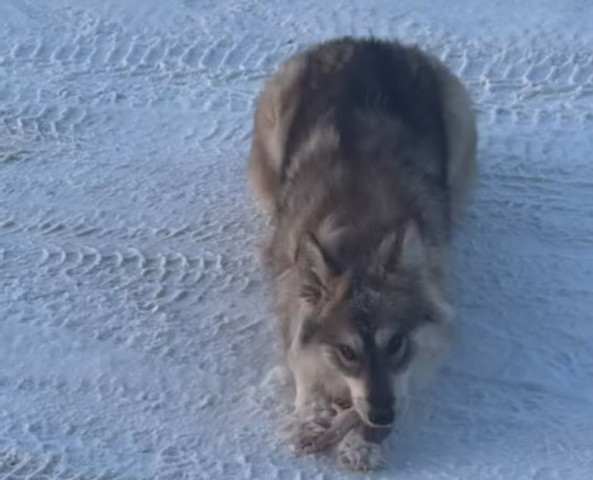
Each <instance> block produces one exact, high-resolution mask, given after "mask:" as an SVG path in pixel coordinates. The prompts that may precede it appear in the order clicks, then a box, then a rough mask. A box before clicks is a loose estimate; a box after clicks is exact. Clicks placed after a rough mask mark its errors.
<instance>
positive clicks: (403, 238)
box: [297, 223, 448, 426]
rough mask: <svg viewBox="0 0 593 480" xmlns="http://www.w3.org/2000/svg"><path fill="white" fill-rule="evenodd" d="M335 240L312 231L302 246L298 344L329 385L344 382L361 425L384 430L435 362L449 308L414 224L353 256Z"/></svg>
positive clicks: (443, 339) (438, 354)
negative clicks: (338, 247) (339, 249)
mask: <svg viewBox="0 0 593 480" xmlns="http://www.w3.org/2000/svg"><path fill="white" fill-rule="evenodd" d="M338 237H339V234H337V235H334V236H333V239H332V240H330V241H329V242H327V241H326V242H324V241H323V238H322V237H321V236H319V238H318V236H315V235H310V234H309V235H306V237H305V238H304V240H303V241H302V242H301V245H300V247H299V251H298V254H297V264H298V267H299V271H300V278H301V292H300V294H301V299H302V300H301V301H302V302H303V304H304V308H302V309H301V312H302V313H303V316H304V317H303V321H302V324H301V325H302V328H301V330H300V333H299V339H298V341H299V342H300V348H301V349H303V350H306V351H307V352H308V353H307V355H311V354H312V355H314V356H315V357H318V358H317V360H316V362H317V361H318V362H322V363H323V365H324V368H323V370H324V371H326V372H331V375H332V377H333V378H331V379H330V378H327V381H328V382H331V383H335V381H336V377H338V378H341V379H342V382H340V383H342V384H345V385H347V389H348V390H349V396H350V398H348V399H347V401H350V402H352V404H353V405H354V407H355V408H356V410H357V411H358V413H359V415H360V417H361V419H362V420H363V421H364V422H365V423H367V424H369V425H371V426H389V425H391V424H392V423H393V421H394V418H395V411H396V408H395V407H396V405H397V403H398V402H401V401H402V400H405V399H406V396H407V393H408V387H409V385H410V381H412V382H414V381H415V380H417V378H416V377H419V376H422V375H420V374H422V373H428V372H429V371H430V370H433V369H434V367H436V366H437V364H438V360H439V357H440V352H441V350H442V349H443V346H444V345H445V344H446V337H447V328H446V325H447V323H448V322H447V315H448V306H447V304H446V303H445V301H444V300H443V299H442V297H441V294H440V291H439V290H438V288H436V286H434V285H432V283H431V280H430V277H429V275H428V274H427V272H426V267H425V252H424V247H423V242H422V239H421V237H420V233H419V230H418V228H417V226H416V224H415V223H408V224H407V225H406V226H404V227H402V228H401V229H397V230H395V231H391V232H388V233H386V234H385V235H382V236H381V238H379V239H378V240H377V241H376V243H375V244H373V245H368V246H366V247H365V249H366V250H369V249H370V250H371V252H372V253H369V254H366V255H363V256H360V255H359V256H358V258H350V259H348V258H344V257H348V255H345V256H344V255H342V256H341V255H340V254H339V253H336V249H335V248H334V247H335V245H331V244H332V243H333V244H335V243H339V241H336V239H337V238H338ZM328 243H329V244H330V245H328ZM341 257H342V258H341ZM323 380H324V379H323V378H322V379H321V381H323Z"/></svg>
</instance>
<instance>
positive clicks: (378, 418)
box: [369, 409, 395, 425]
mask: <svg viewBox="0 0 593 480" xmlns="http://www.w3.org/2000/svg"><path fill="white" fill-rule="evenodd" d="M394 418H395V414H394V413H393V410H392V409H389V410H371V411H370V412H369V422H371V423H372V424H373V425H390V424H392V423H393V419H394Z"/></svg>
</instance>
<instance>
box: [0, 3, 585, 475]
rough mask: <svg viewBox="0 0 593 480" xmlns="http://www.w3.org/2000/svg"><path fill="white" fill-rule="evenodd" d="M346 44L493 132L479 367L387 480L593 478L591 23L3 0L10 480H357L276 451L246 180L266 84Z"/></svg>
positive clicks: (480, 8) (534, 10)
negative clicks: (431, 68)
mask: <svg viewBox="0 0 593 480" xmlns="http://www.w3.org/2000/svg"><path fill="white" fill-rule="evenodd" d="M344 34H357V35H367V34H375V35H378V36H383V37H397V38H400V39H401V40H403V41H404V42H406V43H417V44H419V45H421V46H422V47H424V48H426V49H427V50H429V51H431V52H433V53H435V54H436V55H438V56H439V57H440V58H442V59H443V60H444V61H445V62H446V63H447V64H448V65H449V66H450V67H451V68H452V69H453V70H454V71H455V72H456V73H457V74H459V75H460V76H461V77H462V79H463V80H464V81H465V82H466V83H467V85H468V86H469V88H470V90H471V92H472V95H473V97H474V99H475V102H476V108H477V111H478V116H479V130H480V146H479V160H480V165H481V171H480V182H479V188H478V192H477V198H476V201H475V203H474V205H473V207H472V209H471V211H470V213H469V215H468V217H467V219H466V221H465V222H464V224H463V225H462V228H461V229H460V230H459V232H458V235H457V236H456V239H455V247H454V250H455V255H454V257H455V258H454V260H455V262H454V274H453V278H452V281H453V285H454V289H455V295H454V299H455V305H456V309H457V325H458V327H459V328H458V339H457V343H456V346H455V348H454V351H453V355H452V358H451V360H450V362H449V364H448V366H447V368H445V369H444V371H443V372H442V374H441V375H440V376H439V377H438V378H437V379H436V382H435V383H434V385H433V387H432V388H431V389H430V391H429V392H427V395H426V396H425V397H423V398H422V399H417V400H416V401H415V402H414V405H413V408H412V410H411V411H410V413H409V416H408V417H406V419H404V420H403V421H402V425H401V428H400V432H398V433H397V435H394V436H393V437H392V438H391V440H390V442H389V444H388V457H389V465H388V468H387V470H386V471H384V472H382V473H380V474H374V475H373V476H372V478H378V479H380V478H384V479H387V478H400V479H419V480H421V479H445V480H480V479H501V480H503V479H504V480H523V479H529V480H552V479H562V480H587V479H591V478H593V134H592V132H593V4H592V3H591V2H590V1H588V0H583V1H578V0H566V1H562V2H559V1H557V0H554V1H552V0H543V1H539V0H527V1H526V2H519V1H499V2H483V1H475V2H470V1H466V0H464V1H455V2H452V1H449V0H435V1H430V2H429V1H411V0H402V1H398V2H394V1H390V0H350V1H346V0H338V1H327V2H322V1H314V0H295V1H288V0H270V1H263V0H229V1H219V0H203V1H200V0H184V1H182V0H171V1H162V0H125V1H124V0H94V1H91V0H53V1H44V0H0V479H4V480H6V479H30V480H34V479H35V480H50V479H72V480H73V479H79V480H81V479H85V480H87V479H222V478H229V479H264V480H265V479H331V478H346V475H345V474H344V473H343V472H342V471H340V470H339V468H338V467H337V466H336V464H334V463H332V462H331V461H328V460H327V459H325V458H323V457H321V458H315V457H300V458H295V457H294V456H293V454H292V453H291V452H290V451H289V450H288V449H287V448H286V447H285V446H284V445H283V444H281V443H279V441H278V438H277V435H276V431H277V429H276V425H277V423H278V421H279V417H281V415H282V414H283V412H285V410H286V405H287V403H286V402H287V400H288V399H289V397H288V396H287V395H288V394H287V388H286V387H285V385H284V378H283V376H282V374H281V372H280V371H279V370H278V369H275V368H274V365H275V351H274V347H273V345H274V341H273V340H274V336H273V331H272V328H271V324H272V322H271V320H272V318H273V298H272V294H271V289H270V287H269V285H268V284H267V281H266V279H265V278H264V276H263V275H262V273H261V270H260V267H259V264H258V257H257V249H258V242H259V241H260V239H261V238H262V235H261V233H262V230H263V229H264V228H265V218H263V217H262V216H261V215H259V214H258V213H257V212H256V210H255V208H254V206H253V204H252V202H251V199H250V197H249V194H248V191H247V189H246V182H245V160H246V155H247V151H248V146H249V137H250V132H251V115H252V109H253V105H254V100H255V97H256V95H257V93H258V91H259V90H260V88H261V86H262V81H263V79H264V78H265V77H266V75H267V74H269V73H270V72H271V71H272V70H273V69H274V67H275V66H276V65H277V64H278V63H279V62H280V61H281V60H282V59H284V58H286V57H287V56H288V55H290V54H292V53H293V52H295V51H297V50H298V49H300V48H302V47H304V46H306V45H309V44H311V43H312V42H315V41H318V40H322V39H327V38H330V37H334V36H337V35H344ZM353 478H359V477H353Z"/></svg>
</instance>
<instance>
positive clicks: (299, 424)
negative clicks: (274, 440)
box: [283, 403, 336, 453]
mask: <svg viewBox="0 0 593 480" xmlns="http://www.w3.org/2000/svg"><path fill="white" fill-rule="evenodd" d="M335 414H336V413H335V410H332V409H331V408H330V407H328V406H326V405H324V404H319V403H315V404H309V405H307V406H306V407H305V408H301V409H299V410H298V411H297V412H295V413H293V414H292V415H291V417H290V418H289V419H288V422H287V423H286V424H285V425H284V428H283V431H284V437H285V438H286V440H287V441H288V442H289V443H290V444H291V445H292V447H293V449H294V450H295V451H296V452H298V453H312V452H313V451H315V450H316V444H317V440H318V439H319V438H320V437H321V436H323V435H324V434H325V433H326V432H327V431H328V430H329V428H330V427H331V425H332V419H333V417H335Z"/></svg>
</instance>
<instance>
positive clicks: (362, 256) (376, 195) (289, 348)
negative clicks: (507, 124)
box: [247, 37, 477, 471]
mask: <svg viewBox="0 0 593 480" xmlns="http://www.w3.org/2000/svg"><path fill="white" fill-rule="evenodd" d="M253 121H254V128H253V136H252V140H251V149H250V154H249V160H248V168H247V170H248V178H249V183H250V185H251V188H252V190H253V193H254V197H255V199H256V201H257V202H258V203H259V204H260V205H261V206H262V207H263V209H264V210H265V211H266V212H268V214H269V217H270V220H271V221H270V225H271V231H270V232H269V239H268V241H267V243H266V245H265V248H264V255H263V258H264V263H265V266H266V269H267V271H268V272H269V273H270V274H271V277H272V278H273V283H274V286H275V291H276V297H277V310H278V313H277V317H278V322H277V324H278V327H279V328H278V330H279V337H280V343H281V346H282V352H283V354H284V360H285V362H286V366H287V367H288V370H289V371H290V373H291V375H292V378H293V380H294V386H295V400H294V413H293V414H292V417H291V418H292V422H291V425H292V428H291V429H290V430H289V432H290V435H289V437H290V441H291V443H292V445H293V446H294V447H295V449H297V451H305V452H306V451H307V449H308V448H309V447H311V445H312V444H313V443H314V442H315V439H316V438H318V437H319V436H320V435H323V433H324V432H325V431H326V430H327V429H328V428H329V427H330V425H331V422H332V418H335V416H336V412H337V411H338V410H339V409H344V408H353V409H354V410H355V411H356V413H357V415H358V417H359V418H360V423H359V424H358V425H357V426H356V427H355V428H353V429H352V430H350V431H349V432H348V433H347V434H346V435H345V436H344V437H343V438H341V439H339V441H338V443H337V444H336V445H334V446H333V448H335V452H336V453H337V457H338V459H339V461H340V462H341V463H342V464H343V465H344V466H345V467H348V468H350V469H354V470H363V471H366V470H373V469H376V468H380V467H381V466H382V465H383V457H382V454H381V440H382V439H383V438H385V437H386V434H387V433H389V431H390V430H391V429H392V427H393V425H394V422H395V421H396V419H397V417H398V415H399V413H400V412H401V410H402V408H403V407H404V406H405V405H406V404H407V402H408V401H409V399H410V396H411V395H412V394H413V393H414V392H415V391H417V389H419V388H420V387H421V386H423V385H424V384H425V383H426V381H427V380H428V379H429V378H430V377H431V376H432V373H434V372H435V371H436V369H437V368H438V367H439V366H440V365H441V364H442V361H443V359H444V358H445V355H444V354H445V352H446V351H447V346H448V345H449V343H450V338H451V323H452V322H451V320H452V308H451V306H450V299H449V292H448V288H447V277H448V270H449V259H448V257H449V249H450V245H451V238H452V231H453V229H454V227H455V225H456V220H457V219H458V218H460V217H461V215H462V213H463V210H464V209H465V206H466V205H467V204H468V203H469V200H470V197H471V193H472V192H473V190H474V184H475V178H476V172H477V163H476V147H477V129H476V121H475V113H474V110H473V105H472V101H471V98H470V95H469V93H468V91H467V89H466V87H465V86H464V85H463V84H462V83H461V81H460V80H459V79H458V78H457V77H456V76H455V75H454V74H453V73H451V72H450V71H449V70H448V69H447V68H446V67H445V66H444V64H443V63H441V62H440V61H439V60H438V59H436V58H435V57H433V56H431V55H429V54H428V53H425V52H423V51H421V50H420V49H419V48H417V47H415V46H408V45H404V44H402V43H399V42H397V41H391V40H382V39H377V38H353V37H344V38H337V39H333V40H329V41H325V42H322V43H319V44H315V45H313V46H310V47H308V48H307V49H305V50H303V51H301V52H299V53H296V54H294V55H293V56H292V57H290V58H288V59H287V60H286V61H285V62H284V63H283V64H282V65H281V66H280V67H279V68H278V69H277V71H276V72H275V73H274V74H272V75H271V76H270V78H269V79H268V80H267V81H266V83H265V86H264V88H263V91H262V92H261V94H260V95H259V97H258V99H257V102H256V108H255V114H254V120H253ZM377 432H379V433H380V434H378V435H377Z"/></svg>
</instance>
